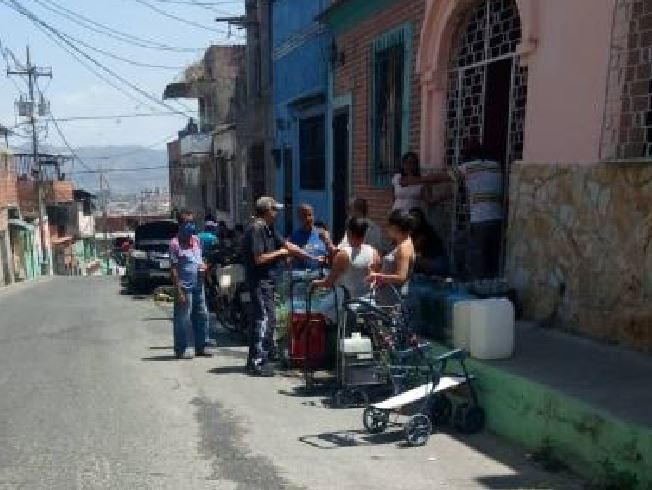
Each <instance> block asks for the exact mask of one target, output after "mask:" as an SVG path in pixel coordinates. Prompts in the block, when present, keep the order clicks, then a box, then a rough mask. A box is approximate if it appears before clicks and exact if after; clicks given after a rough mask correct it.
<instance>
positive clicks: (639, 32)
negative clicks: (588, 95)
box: [600, 0, 652, 160]
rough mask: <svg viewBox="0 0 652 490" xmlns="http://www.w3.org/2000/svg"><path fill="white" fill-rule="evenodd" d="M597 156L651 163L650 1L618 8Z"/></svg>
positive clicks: (628, 1) (629, 1) (624, 1)
mask: <svg viewBox="0 0 652 490" xmlns="http://www.w3.org/2000/svg"><path fill="white" fill-rule="evenodd" d="M600 153H601V157H602V159H604V160H632V159H634V160H637V159H641V160H649V159H650V158H652V0H617V2H616V8H615V10H614V19H613V28H612V33H611V52H610V55H609V74H608V78H607V99H606V103H605V115H604V123H603V130H602V142H601V148H600Z"/></svg>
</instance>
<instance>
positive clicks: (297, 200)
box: [272, 0, 332, 232]
mask: <svg viewBox="0 0 652 490" xmlns="http://www.w3.org/2000/svg"><path fill="white" fill-rule="evenodd" d="M328 4H329V1H328V0H275V1H274V2H273V3H272V67H273V98H272V100H273V104H274V120H275V128H274V140H275V141H274V147H275V148H276V149H283V148H288V147H289V148H291V149H292V162H293V170H292V182H293V192H292V195H293V207H294V209H292V210H289V209H288V210H286V211H285V212H290V213H292V215H293V221H294V224H295V226H296V208H297V206H298V205H299V204H301V203H302V202H308V203H310V204H312V205H313V206H314V208H315V216H316V219H317V220H322V221H324V222H326V223H330V222H331V216H330V214H331V207H332V206H331V205H330V188H331V182H330V180H331V179H330V175H328V170H327V168H328V166H327V165H325V169H324V171H325V172H327V175H326V176H325V187H324V189H323V190H321V191H314V190H306V189H302V188H301V186H300V176H299V162H300V158H299V157H300V153H299V151H300V149H299V120H300V119H302V118H305V117H310V116H314V115H317V114H320V113H321V114H324V116H326V101H327V96H328V94H327V90H328V58H329V53H330V46H331V37H330V34H329V33H328V32H326V31H325V29H324V27H323V26H322V25H320V24H318V23H316V22H315V17H316V16H317V15H318V14H319V13H320V12H321V11H323V10H324V9H325V8H326V7H327V6H328ZM320 96H321V98H322V99H321V100H322V101H321V102H320V101H319V97H320ZM308 99H310V100H311V101H312V103H310V104H300V105H297V102H299V101H302V100H303V101H305V100H308ZM327 125H328V121H326V124H325V128H326V127H327ZM324 140H325V141H326V138H324ZM327 151H328V149H327V148H325V152H327ZM326 161H328V157H327V156H326ZM283 167H284V166H283V165H281V166H280V168H277V172H276V189H275V190H276V197H277V199H279V200H282V199H283V198H284V183H285V175H284V168H283ZM283 222H284V218H283V216H281V217H279V226H280V229H281V230H283V226H282V223H283ZM285 231H286V232H288V231H289V230H285Z"/></svg>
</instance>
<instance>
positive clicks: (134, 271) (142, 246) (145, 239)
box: [126, 220, 178, 290]
mask: <svg viewBox="0 0 652 490" xmlns="http://www.w3.org/2000/svg"><path fill="white" fill-rule="evenodd" d="M177 228H178V226H177V223H176V221H173V220H161V221H152V222H151V223H146V224H144V225H140V226H139V227H138V228H136V236H135V239H134V246H133V248H132V249H131V250H130V251H129V254H128V257H127V271H126V275H127V284H128V286H129V288H130V289H132V290H145V289H153V288H154V287H156V286H161V285H165V284H171V279H170V252H169V247H170V240H171V239H172V237H174V236H175V235H176V234H177Z"/></svg>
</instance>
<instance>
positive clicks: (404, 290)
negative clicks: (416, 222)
mask: <svg viewBox="0 0 652 490" xmlns="http://www.w3.org/2000/svg"><path fill="white" fill-rule="evenodd" d="M388 221H389V223H388V224H389V227H388V232H389V235H390V238H391V239H392V242H394V243H395V245H396V247H395V248H394V250H392V251H391V252H390V253H389V254H387V255H386V256H385V257H383V263H382V270H381V271H380V272H371V273H370V274H369V275H368V276H367V278H366V279H365V280H366V282H367V283H368V284H370V285H372V286H375V287H376V289H377V294H376V301H378V303H379V304H382V305H394V304H397V303H398V302H399V300H400V298H398V297H397V296H396V293H395V292H394V291H395V290H396V291H398V292H399V293H400V295H401V296H403V297H405V296H407V294H408V286H409V280H410V278H411V277H412V272H413V271H414V263H415V261H416V253H415V251H414V244H413V243H412V238H410V233H411V231H412V224H413V219H412V217H411V216H410V214H409V213H406V212H403V211H401V210H399V209H397V210H395V211H392V213H391V214H390V215H389V220H388Z"/></svg>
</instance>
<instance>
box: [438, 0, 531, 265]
mask: <svg viewBox="0 0 652 490" xmlns="http://www.w3.org/2000/svg"><path fill="white" fill-rule="evenodd" d="M520 41H521V22H520V17H519V13H518V7H517V5H516V2H515V0H480V1H478V2H477V3H476V5H475V7H474V8H473V9H472V10H471V11H470V12H469V13H468V15H467V17H466V19H465V21H463V22H462V24H461V25H460V28H459V30H458V34H457V38H456V40H454V43H453V48H452V51H451V59H450V63H449V73H448V88H447V102H446V111H445V117H446V125H445V127H446V139H445V144H446V147H445V160H446V163H447V164H448V165H449V166H450V167H451V168H452V170H453V174H454V175H455V176H456V182H455V184H454V192H453V196H454V197H453V209H452V210H451V224H450V241H449V257H450V259H451V264H452V267H453V272H455V273H457V274H463V273H464V272H466V271H465V257H466V255H467V251H468V247H469V243H470V209H469V205H468V202H467V199H466V196H465V190H464V189H465V188H464V181H463V179H462V177H461V174H460V172H459V171H457V167H458V166H459V165H460V163H461V159H462V145H463V144H464V142H465V141H466V140H467V139H468V138H469V137H476V138H478V140H480V141H482V140H483V138H484V126H485V97H487V95H490V94H487V92H486V90H487V72H488V66H489V65H490V64H492V63H495V62H497V61H501V60H505V59H511V60H512V73H511V87H510V100H509V120H508V121H507V128H508V131H507V132H508V138H507V141H506V142H505V144H506V155H507V158H506V160H507V161H506V162H505V166H504V169H505V171H504V178H505V185H504V193H505V208H504V209H505V212H506V211H507V206H506V205H507V199H506V196H507V194H508V189H509V187H508V178H509V168H510V165H511V163H512V162H513V161H515V160H518V159H520V158H522V154H523V134H524V121H525V107H526V104H527V78H528V72H527V67H523V66H520V63H519V57H518V55H517V52H516V49H517V46H518V44H519V43H520ZM504 221H505V220H504ZM504 235H505V233H504V232H503V247H501V248H502V249H503V250H504ZM503 255H504V254H503V253H502V251H501V258H502V257H503ZM501 270H502V263H501Z"/></svg>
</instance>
